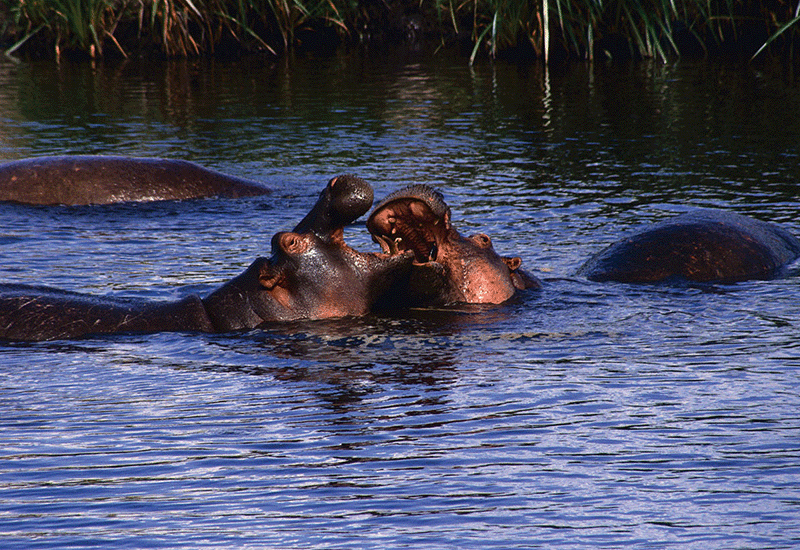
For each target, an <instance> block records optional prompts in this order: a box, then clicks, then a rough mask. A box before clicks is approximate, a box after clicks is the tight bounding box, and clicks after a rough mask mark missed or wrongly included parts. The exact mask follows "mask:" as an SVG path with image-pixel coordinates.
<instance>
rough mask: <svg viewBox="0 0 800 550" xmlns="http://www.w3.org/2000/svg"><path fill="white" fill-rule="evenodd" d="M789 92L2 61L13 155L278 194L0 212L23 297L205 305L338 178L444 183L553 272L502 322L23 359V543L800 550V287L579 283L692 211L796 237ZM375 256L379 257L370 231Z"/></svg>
mask: <svg viewBox="0 0 800 550" xmlns="http://www.w3.org/2000/svg"><path fill="white" fill-rule="evenodd" d="M797 90H798V87H797V82H796V80H795V78H794V77H793V76H791V75H790V76H787V75H784V74H780V73H778V72H776V73H775V74H773V73H771V72H768V71H757V70H754V69H753V68H752V67H730V66H715V65H711V64H707V63H699V64H693V63H689V62H681V63H679V64H670V65H657V64H653V65H650V64H641V65H632V66H613V65H610V66H596V67H588V66H583V65H574V66H571V67H569V68H568V69H562V70H557V71H556V70H554V71H551V72H549V73H545V72H543V70H542V69H541V68H538V67H514V66H507V65H504V64H502V63H496V64H494V65H483V66H476V67H473V68H469V67H468V66H467V65H466V63H464V62H463V60H453V59H449V58H448V57H447V56H439V57H436V58H434V59H433V60H414V59H408V60H404V59H402V58H397V59H387V60H375V59H372V58H370V57H368V56H363V57H362V56H360V55H355V54H353V55H351V56H349V57H337V58H325V59H302V58H300V59H296V60H294V62H292V63H288V64H287V63H283V62H274V61H269V60H264V59H262V58H248V59H242V60H235V61H229V62H220V61H192V62H176V63H164V64H160V65H159V64H152V63H144V62H139V61H130V62H127V63H124V64H121V65H118V66H112V65H103V64H98V65H96V66H90V65H88V64H87V65H70V64H68V63H63V64H62V65H58V66H57V65H52V64H49V63H31V64H21V65H11V64H10V63H9V62H8V61H2V60H0V119H2V122H3V123H2V124H1V125H0V127H1V128H0V157H2V158H4V159H15V158H21V157H28V156H36V155H47V154H66V153H93V154H124V155H140V156H164V157H171V158H184V159H189V160H194V161H197V162H200V163H202V164H204V165H207V166H210V167H213V168H216V169H219V170H223V171H225V172H228V173H232V174H236V175H239V176H244V177H248V178H253V179H258V180H261V181H264V182H265V183H267V184H268V185H270V186H271V187H273V188H274V189H275V193H273V194H272V195H269V196H266V197H257V198H252V199H241V200H201V201H187V202H182V203H156V204H146V205H116V206H109V207H85V208H51V207H23V206H19V205H0V217H2V219H3V225H2V226H3V230H2V232H1V234H0V252H2V255H3V261H2V262H0V274H2V278H3V280H4V281H6V282H24V283H37V284H47V285H52V286H57V287H60V288H65V289H69V290H76V291H83V292H91V293H94V294H102V295H114V296H138V297H144V298H148V299H175V298H178V297H182V296H185V295H188V294H193V293H194V294H200V295H205V294H207V293H209V292H210V291H211V290H213V289H214V288H216V287H217V286H218V285H220V284H221V283H222V282H224V281H226V280H228V279H230V278H231V277H234V276H236V275H237V274H239V273H240V272H241V271H242V270H243V269H244V268H245V267H247V266H248V265H249V264H250V263H251V262H252V260H253V259H254V258H255V257H257V256H260V255H268V254H269V247H270V238H271V236H272V234H274V233H275V232H277V231H281V230H287V229H290V228H291V227H292V226H293V225H294V224H296V223H297V221H298V220H299V219H301V218H302V216H303V215H304V214H305V213H306V212H307V210H308V208H309V207H310V205H311V204H312V203H313V201H314V200H315V197H316V196H317V194H318V193H319V191H320V189H322V187H323V186H324V185H325V183H326V182H327V180H328V179H329V178H330V177H331V176H333V175H336V174H339V173H345V172H352V173H357V174H359V175H361V176H363V177H365V178H366V179H368V180H369V181H370V182H371V183H372V184H373V186H374V187H375V189H376V197H378V198H380V197H383V196H385V195H386V194H387V193H388V192H390V191H392V190H394V189H396V188H398V187H400V186H404V185H407V184H410V183H420V182H423V183H429V184H432V185H435V186H437V187H439V188H440V189H441V190H442V191H443V193H444V194H445V197H446V199H447V200H448V203H449V204H450V205H451V207H452V210H453V223H454V224H455V226H456V227H457V228H458V229H459V230H460V231H461V232H462V233H464V234H471V233H475V232H478V231H483V232H486V233H488V234H489V235H491V237H492V240H493V242H494V245H495V247H496V248H497V250H498V251H499V252H501V253H502V254H504V255H518V256H520V257H522V259H523V262H524V266H525V267H526V268H528V269H529V270H531V271H532V272H534V273H535V274H536V275H537V276H540V277H541V278H543V279H544V280H545V288H544V289H543V290H542V291H530V292H527V293H523V294H522V295H521V296H519V297H517V298H515V299H514V300H512V301H511V302H510V303H508V304H504V305H502V306H492V307H466V306H453V307H448V308H440V309H436V310H413V311H409V312H405V313H402V314H397V315H392V316H368V317H365V318H363V319H339V320H333V321H320V322H297V323H285V324H277V325H274V326H268V327H264V328H263V329H260V330H252V331H248V332H245V333H239V334H221V335H197V334H153V335H117V336H106V337H99V338H87V339H82V340H78V341H73V342H42V343H34V344H18V343H6V344H3V345H2V346H0V364H2V365H3V368H2V369H0V411H1V412H2V414H0V418H2V421H0V423H1V425H2V427H3V429H2V431H0V439H2V445H0V449H2V451H0V478H1V479H2V482H0V518H2V525H3V529H2V533H0V543H2V545H6V546H13V547H19V548H21V547H31V548H33V547H57V548H63V547H91V546H94V547H97V546H100V547H103V548H142V547H164V548H205V547H217V548H237V547H242V548H243V547H271V548H343V547H360V548H397V547H418V548H445V547H450V548H455V547H466V546H470V547H472V546H478V547H480V548H537V547H538V548H620V547H634V548H635V547H639V548H645V547H646V548H655V547H657V548H677V547H680V548H698V549H700V548H702V549H706V548H762V549H765V548H791V547H794V546H797V544H798V541H800V511H799V510H798V503H800V490H799V489H798V487H800V483H799V482H800V464H798V460H797V457H798V456H799V454H800V444H798V441H800V439H798V433H800V431H799V429H800V422H799V421H798V418H799V417H798V414H797V410H798V406H800V400H798V395H797V391H796V379H797V374H798V370H799V368H800V359H799V358H800V337H798V333H797V330H796V328H797V327H796V325H797V320H798V318H800V307H798V305H797V299H796V294H797V288H796V277H789V278H785V279H778V280H775V281H756V282H747V283H741V284H737V285H729V286H723V285H717V286H706V287H692V286H675V287H671V286H657V287H633V286H629V285H621V284H599V283H590V282H588V281H585V280H582V279H580V278H576V277H575V276H574V273H575V271H576V269H577V268H578V266H580V265H581V263H582V262H583V261H584V260H585V259H586V258H587V257H589V256H590V255H591V254H593V253H595V252H597V251H599V250H600V249H602V248H603V247H604V246H605V245H607V244H608V243H610V242H612V241H613V240H615V239H617V238H619V237H621V236H623V235H626V234H629V233H630V232H632V231H633V230H635V229H638V228H641V227H643V226H645V225H647V224H648V223H652V222H653V221H656V220H661V219H665V218H666V217H669V216H671V215H674V214H675V213H678V212H682V211H686V210H688V209H690V208H692V207H696V206H712V207H717V208H726V209H732V210H735V211H738V212H742V213H746V214H750V215H753V216H755V217H758V218H761V219H765V220H774V221H779V222H781V223H782V224H784V225H785V226H786V227H787V228H788V229H790V230H791V231H793V232H794V233H796V234H798V233H800V225H798V223H797V222H796V218H797V216H796V210H797V200H796V180H797V176H798V174H797V166H798V151H797V149H796V144H797V143H798V138H800V119H798V117H796V116H795V115H796V113H797V112H798V108H799V107H800V94H798V91H797ZM346 238H347V240H348V242H350V243H351V244H352V245H353V246H355V247H356V248H359V249H361V250H373V251H374V250H377V246H376V245H375V244H374V243H372V242H371V239H370V237H369V235H368V234H367V233H366V231H365V228H364V224H363V222H359V223H356V224H354V226H352V227H349V228H347V232H346Z"/></svg>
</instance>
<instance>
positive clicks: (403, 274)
mask: <svg viewBox="0 0 800 550" xmlns="http://www.w3.org/2000/svg"><path fill="white" fill-rule="evenodd" d="M372 196H373V195H372V188H371V187H370V185H369V184H368V183H367V182H365V181H364V180H362V179H360V178H357V177H355V176H349V175H345V176H338V177H335V178H333V179H332V180H331V181H330V182H329V183H328V185H327V186H326V187H325V189H324V190H323V191H322V193H321V194H320V197H319V199H318V200H317V203H316V204H315V205H314V207H313V208H312V209H311V211H310V213H309V214H308V215H307V216H306V217H305V218H303V220H302V221H301V222H300V223H299V224H298V225H297V226H296V227H295V228H294V230H293V231H291V232H281V233H277V234H276V235H275V236H274V237H273V238H272V255H271V256H270V257H269V258H258V259H257V260H256V261H255V262H254V263H253V264H252V265H251V266H250V267H249V268H248V269H247V271H245V272H244V273H243V274H242V275H240V276H239V277H237V278H235V279H233V280H232V281H230V282H229V283H228V284H226V285H224V286H223V287H221V288H220V289H218V290H217V291H216V292H214V293H212V294H211V295H210V296H209V297H208V298H206V299H205V300H204V303H205V304H206V308H207V310H208V312H209V316H210V317H211V319H212V322H213V323H214V325H215V327H217V330H233V329H238V328H250V327H254V326H257V325H259V324H261V323H263V322H266V321H276V320H294V319H326V318H332V317H343V316H347V315H364V314H366V313H368V312H369V311H371V309H372V306H373V304H374V303H375V302H376V301H378V300H379V299H380V297H381V296H382V295H383V294H385V293H387V292H390V291H391V290H392V288H393V287H394V286H395V285H398V284H400V282H401V281H403V282H404V281H406V280H407V279H408V276H409V275H408V273H409V270H410V268H411V263H412V262H413V254H412V253H410V252H409V253H405V254H392V255H389V254H382V253H362V252H358V251H356V250H354V249H352V248H351V247H350V246H348V245H347V244H346V243H345V241H344V226H345V225H346V224H349V223H351V222H352V221H354V220H355V219H356V218H358V217H359V216H361V215H362V214H364V213H365V212H366V211H367V210H369V207H370V206H371V205H372Z"/></svg>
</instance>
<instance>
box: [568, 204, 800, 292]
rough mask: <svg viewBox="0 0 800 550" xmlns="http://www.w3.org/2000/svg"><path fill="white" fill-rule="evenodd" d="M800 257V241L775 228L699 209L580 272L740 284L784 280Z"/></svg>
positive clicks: (617, 247)
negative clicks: (782, 275) (783, 277)
mask: <svg viewBox="0 0 800 550" xmlns="http://www.w3.org/2000/svg"><path fill="white" fill-rule="evenodd" d="M798 257H800V240H798V239H797V238H795V237H794V236H792V235H791V234H789V233H788V232H787V231H786V230H784V229H782V228H781V227H779V226H777V225H775V224H772V223H767V222H763V221H759V220H755V219H752V218H749V217H747V216H742V215H740V214H735V213H732V212H726V211H721V210H714V209H698V210H696V211H691V212H687V213H685V214H680V215H678V216H676V217H674V218H672V219H669V220H666V221H664V222H661V223H658V224H656V225H655V226H654V227H652V228H650V229H647V230H645V231H643V232H641V233H637V234H635V235H633V236H630V237H627V238H624V239H622V240H620V241H618V242H616V243H614V244H612V245H610V246H609V247H608V248H606V249H605V250H603V251H601V252H600V253H598V254H597V255H595V256H593V257H592V258H590V259H589V260H588V261H587V262H586V263H584V264H583V265H582V266H581V267H580V268H579V270H578V274H579V275H581V276H585V277H586V278H588V279H589V280H592V281H597V282H604V281H616V282H622V283H658V282H665V281H667V282H668V281H680V280H683V281H691V282H700V283H706V282H714V283H734V282H739V281H746V280H750V279H771V278H774V277H776V276H779V275H781V274H782V273H783V272H784V270H785V268H786V266H787V265H788V264H789V263H791V262H792V261H793V260H795V259H797V258H798Z"/></svg>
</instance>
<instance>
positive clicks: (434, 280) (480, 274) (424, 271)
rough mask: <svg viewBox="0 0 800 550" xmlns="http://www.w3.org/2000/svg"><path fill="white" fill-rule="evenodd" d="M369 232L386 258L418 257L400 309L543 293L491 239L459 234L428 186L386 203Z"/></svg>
mask: <svg viewBox="0 0 800 550" xmlns="http://www.w3.org/2000/svg"><path fill="white" fill-rule="evenodd" d="M367 229H369V232H370V233H371V234H372V238H373V240H374V241H375V242H377V243H378V244H380V246H381V248H382V250H383V252H385V253H387V254H390V255H397V254H406V253H409V252H412V253H413V255H414V264H413V266H412V268H411V275H410V278H409V282H408V283H407V285H406V288H405V289H404V292H403V293H401V294H399V295H395V301H396V302H397V303H399V304H405V305H412V306H429V305H439V304H447V303H455V302H462V303H473V304H499V303H502V302H505V301H506V300H508V299H509V298H511V297H512V296H513V295H514V294H515V292H516V291H517V290H521V289H526V288H540V287H541V283H540V282H539V280H538V279H536V278H535V277H533V276H531V275H529V274H527V273H526V272H524V271H523V270H521V269H520V265H521V263H522V262H521V260H520V259H519V258H517V257H514V258H503V257H501V256H499V255H498V254H497V253H496V252H495V251H494V248H493V247H492V241H491V239H490V238H489V236H488V235H485V234H483V233H479V234H476V235H472V236H470V237H463V236H462V235H461V234H459V232H458V231H457V230H456V229H455V228H454V227H453V226H452V224H451V223H450V208H449V207H448V206H447V204H446V203H445V202H444V198H443V197H442V194H441V193H439V192H438V191H435V190H434V189H432V188H431V187H429V186H427V185H411V186H409V187H406V188H405V189H401V190H399V191H396V192H394V193H392V194H391V195H389V196H388V197H386V199H384V200H383V201H382V202H381V203H379V204H378V205H377V206H376V207H375V209H374V210H373V212H372V214H370V216H369V218H368V220H367ZM389 305H390V306H391V305H392V304H389Z"/></svg>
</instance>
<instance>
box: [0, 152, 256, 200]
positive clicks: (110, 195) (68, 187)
mask: <svg viewBox="0 0 800 550" xmlns="http://www.w3.org/2000/svg"><path fill="white" fill-rule="evenodd" d="M269 192H270V190H269V189H268V188H266V187H265V186H264V185H262V184H260V183H258V182H255V181H250V180H246V179H243V178H237V177H234V176H228V175H225V174H222V173H220V172H216V171H214V170H209V169H207V168H203V167H202V166H199V165H197V164H195V163H193V162H188V161H185V160H167V159H154V158H129V157H113V156H94V155H75V156H57V157H39V158H31V159H22V160H16V161H12V162H8V163H5V164H2V165H0V201H7V202H16V203H22V204H40V205H86V204H112V203H119V202H143V201H159V200H180V199H196V198H204V197H231V198H237V197H250V196H257V195H264V194H267V193H269Z"/></svg>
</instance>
